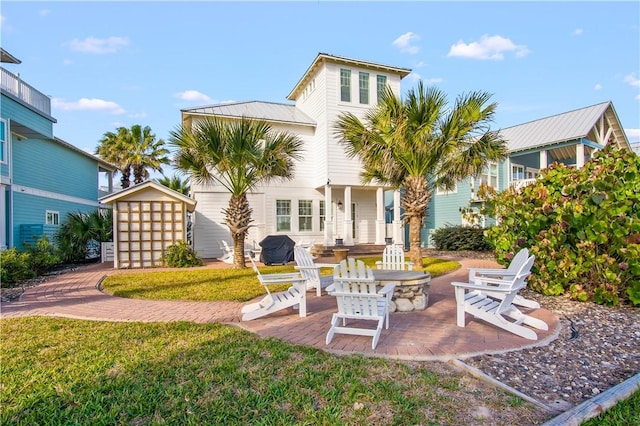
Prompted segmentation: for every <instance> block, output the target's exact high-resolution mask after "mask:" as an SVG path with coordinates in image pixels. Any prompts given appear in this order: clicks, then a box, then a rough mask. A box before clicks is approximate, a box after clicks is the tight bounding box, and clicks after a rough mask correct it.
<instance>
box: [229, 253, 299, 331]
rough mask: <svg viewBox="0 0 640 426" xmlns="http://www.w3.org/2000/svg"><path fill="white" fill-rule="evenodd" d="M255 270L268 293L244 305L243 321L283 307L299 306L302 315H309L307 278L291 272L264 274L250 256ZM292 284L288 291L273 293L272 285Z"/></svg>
mask: <svg viewBox="0 0 640 426" xmlns="http://www.w3.org/2000/svg"><path fill="white" fill-rule="evenodd" d="M249 260H250V261H251V265H252V266H253V270H254V271H255V273H256V275H257V276H258V280H260V284H262V285H263V286H264V288H265V290H266V291H267V295H266V296H265V297H264V298H263V299H262V300H261V301H259V302H255V303H250V304H248V305H245V306H243V307H242V310H241V312H242V321H250V320H252V319H256V318H260V317H263V316H265V315H269V314H270V313H273V312H276V311H279V310H281V309H285V308H289V307H296V305H297V306H298V309H299V315H300V317H301V318H302V317H306V316H307V299H306V297H305V292H306V289H305V285H306V282H307V280H306V279H305V278H303V277H302V276H301V275H300V274H299V273H297V272H296V273H291V274H266V275H263V274H261V273H260V271H259V270H258V267H257V266H256V263H255V261H254V260H253V257H249ZM275 284H291V287H289V289H288V290H286V291H281V292H279V293H271V291H269V286H270V285H275Z"/></svg>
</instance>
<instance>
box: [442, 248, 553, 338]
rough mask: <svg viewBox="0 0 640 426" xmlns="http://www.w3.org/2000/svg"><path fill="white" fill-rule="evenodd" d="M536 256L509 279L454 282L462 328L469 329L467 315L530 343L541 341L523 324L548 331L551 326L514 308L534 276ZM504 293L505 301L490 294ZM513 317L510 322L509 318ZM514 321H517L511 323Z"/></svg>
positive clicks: (478, 279)
mask: <svg viewBox="0 0 640 426" xmlns="http://www.w3.org/2000/svg"><path fill="white" fill-rule="evenodd" d="M534 259H535V256H531V257H529V258H528V259H527V261H526V262H525V263H524V264H523V265H522V266H521V267H520V269H519V270H518V271H516V273H515V274H514V275H513V276H512V277H511V278H509V279H499V278H492V277H479V278H476V279H475V282H472V283H460V282H452V283H451V284H452V285H453V286H454V287H455V294H456V303H457V324H458V327H464V326H465V313H466V312H468V313H470V314H471V315H473V316H474V317H476V318H480V319H482V320H484V321H487V322H489V323H491V324H493V325H495V326H497V327H500V328H503V329H505V330H507V331H509V332H511V333H514V334H517V335H518V336H522V337H524V338H526V339H530V340H538V335H537V334H536V333H535V331H533V330H532V329H530V328H527V327H525V326H524V325H522V324H525V325H528V326H531V327H534V328H537V329H540V330H548V329H549V327H548V326H547V324H546V323H545V322H544V321H542V320H539V319H537V318H534V317H532V316H529V315H526V314H524V313H522V312H521V311H520V310H519V309H518V308H516V307H515V306H514V305H513V299H514V298H515V296H516V295H517V293H518V291H519V290H520V289H522V288H524V287H525V286H526V285H527V283H526V279H527V277H528V276H529V275H530V274H531V267H532V266H533V261H534ZM489 293H490V294H493V293H501V294H503V295H504V298H502V299H501V300H499V301H498V300H495V299H493V298H492V297H490V296H488V294H489ZM505 317H509V319H507V318H505ZM510 320H513V321H510Z"/></svg>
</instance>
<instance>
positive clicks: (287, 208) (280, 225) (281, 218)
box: [276, 200, 291, 232]
mask: <svg viewBox="0 0 640 426" xmlns="http://www.w3.org/2000/svg"><path fill="white" fill-rule="evenodd" d="M276 231H278V232H287V231H291V200H276Z"/></svg>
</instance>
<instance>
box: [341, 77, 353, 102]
mask: <svg viewBox="0 0 640 426" xmlns="http://www.w3.org/2000/svg"><path fill="white" fill-rule="evenodd" d="M340 100H341V101H342V102H351V70H345V69H340Z"/></svg>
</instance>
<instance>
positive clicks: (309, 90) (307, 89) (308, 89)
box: [302, 78, 316, 99]
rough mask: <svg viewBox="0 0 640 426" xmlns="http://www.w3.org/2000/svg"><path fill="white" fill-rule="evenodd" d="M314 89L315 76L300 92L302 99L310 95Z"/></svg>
mask: <svg viewBox="0 0 640 426" xmlns="http://www.w3.org/2000/svg"><path fill="white" fill-rule="evenodd" d="M314 90H316V79H315V78H314V79H313V80H311V81H310V82H309V84H307V87H305V88H304V91H303V92H302V98H303V99H307V98H308V97H309V95H311V94H312V93H313V91H314Z"/></svg>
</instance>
